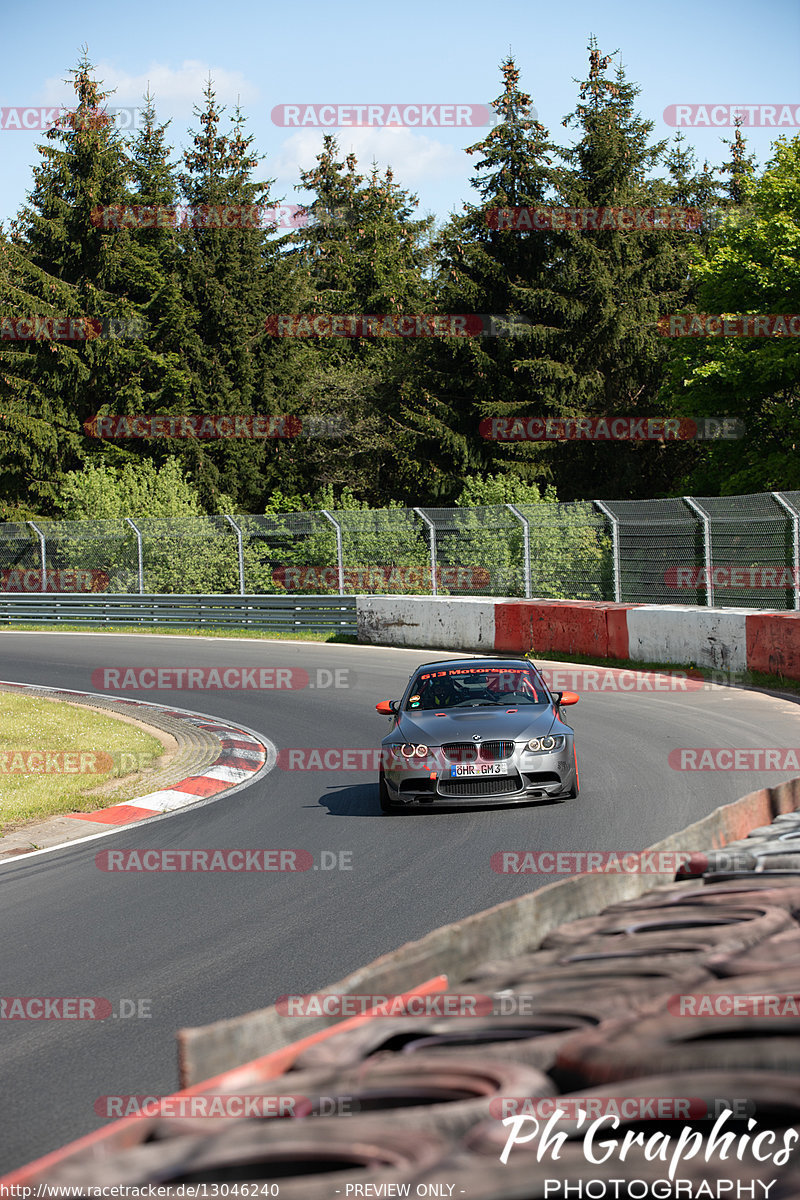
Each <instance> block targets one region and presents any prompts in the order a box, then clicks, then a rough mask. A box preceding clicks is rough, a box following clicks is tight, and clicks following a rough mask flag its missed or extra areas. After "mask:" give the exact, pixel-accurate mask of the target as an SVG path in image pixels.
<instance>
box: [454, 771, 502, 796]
mask: <svg viewBox="0 0 800 1200" xmlns="http://www.w3.org/2000/svg"><path fill="white" fill-rule="evenodd" d="M520 787H521V783H520V778H519V775H502V776H494V777H491V778H488V777H487V778H485V779H447V780H440V781H439V795H440V796H504V795H507V794H509V793H511V792H518V791H519V790H520Z"/></svg>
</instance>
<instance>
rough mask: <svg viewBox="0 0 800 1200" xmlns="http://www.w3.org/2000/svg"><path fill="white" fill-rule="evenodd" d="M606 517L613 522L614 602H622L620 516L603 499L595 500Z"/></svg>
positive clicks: (593, 502) (594, 502)
mask: <svg viewBox="0 0 800 1200" xmlns="http://www.w3.org/2000/svg"><path fill="white" fill-rule="evenodd" d="M592 504H596V505H597V507H598V508H599V509H600V512H601V513H602V514H603V516H604V517H608V519H609V521H610V522H611V556H612V562H613V564H614V602H615V603H616V604H621V603H622V560H621V558H620V551H619V517H617V516H615V515H614V513H613V512H612V511H611V509H610V508H609V507H608V506H607V505H606V504H604V503H603V501H602V500H593V501H592Z"/></svg>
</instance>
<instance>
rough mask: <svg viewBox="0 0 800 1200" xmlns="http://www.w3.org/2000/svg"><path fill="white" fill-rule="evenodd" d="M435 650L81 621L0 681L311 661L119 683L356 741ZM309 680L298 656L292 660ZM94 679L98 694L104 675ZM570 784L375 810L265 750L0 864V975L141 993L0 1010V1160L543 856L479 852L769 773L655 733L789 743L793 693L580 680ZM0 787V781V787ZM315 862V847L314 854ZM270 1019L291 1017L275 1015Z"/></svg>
mask: <svg viewBox="0 0 800 1200" xmlns="http://www.w3.org/2000/svg"><path fill="white" fill-rule="evenodd" d="M447 657H452V655H447V654H436V653H434V652H431V651H408V650H394V649H390V648H376V647H366V646H363V647H362V646H349V645H320V644H316V645H310V644H307V645H301V644H296V643H287V642H255V641H244V640H242V641H236V640H227V639H226V640H219V641H209V640H203V639H197V638H172V637H161V638H158V637H146V636H141V635H134V636H125V635H119V634H117V635H108V636H107V635H103V634H97V633H92V634H41V635H40V634H23V633H3V634H2V635H0V679H4V680H10V681H15V682H21V683H35V684H47V685H51V686H54V687H67V688H75V689H79V690H86V691H95V690H99V689H97V688H95V687H93V685H92V682H91V672H92V670H93V669H94V668H96V667H105V666H116V667H127V666H135V667H143V666H162V667H163V666H174V667H181V666H184V667H186V666H194V667H198V666H200V667H217V668H220V669H222V668H223V667H230V666H239V667H252V666H257V667H304V668H306V669H309V670H310V671H312V673H313V672H315V671H316V669H317V668H318V667H321V668H327V669H328V670H332V671H335V670H336V669H339V670H340V671H341V670H343V669H345V670H346V671H347V672H348V675H347V676H346V677H342V676H340V682H345V681H346V682H347V683H348V684H349V685H350V686H348V687H346V688H339V689H335V688H333V687H330V688H324V689H315V690H311V689H308V688H306V689H303V690H297V691H273V692H257V691H216V690H213V691H198V690H186V691H182V692H151V691H147V692H144V691H142V692H126V693H119V694H123V695H126V696H133V697H135V698H140V699H145V700H148V699H150V700H154V701H156V702H157V703H161V704H166V705H170V704H174V705H178V706H181V707H184V708H188V709H192V710H196V711H200V712H205V713H213V714H214V715H216V716H218V717H220V718H223V719H228V720H231V721H233V722H239V723H241V724H243V725H246V726H248V727H250V728H251V729H253V730H255V731H256V732H258V733H262V734H264V735H266V737H267V738H269V739H270V740H271V741H272V742H273V743H274V744H275V746H277V747H278V749H281V748H285V747H308V748H314V747H353V748H362V747H374V746H376V745H377V744H378V743H379V741H380V738H381V737H382V736H383V735H384V733H385V732H386V730H387V729H388V722H387V721H386V718H384V717H381V716H379V715H378V714H377V713H376V712H375V709H374V705H375V703H376V702H377V701H378V700H382V699H389V698H394V697H397V696H399V695H400V694H401V693H402V690H403V687H404V685H405V683H406V681H407V679H408V676H409V675H410V673H411V671H412V670H413V669H414V668H415V667H416V666H417V664H419V663H421V662H425V661H429V660H432V659H434V658H447ZM312 677H313V676H312ZM109 694H111V693H109ZM568 712H569V720H570V722H571V724H572V725H573V726H574V727H575V730H576V744H577V747H578V762H579V767H580V775H581V786H582V790H581V795H580V797H579V798H578V799H577V800H575V801H568V802H566V803H563V804H541V803H539V804H532V805H528V806H521V807H508V808H493V809H485V810H480V811H477V810H462V811H461V812H438V813H437V812H425V813H420V814H412V815H409V814H404V815H401V816H398V817H384V816H382V815H381V813H380V809H379V807H378V793H377V784H376V779H375V776H374V774H373V773H372V772H364V771H351V772H325V771H300V770H293V771H287V770H283V769H281V768H279V767H276V768H275V769H273V770H272V772H271V773H270V774H268V775H266V776H264V777H262V778H261V779H259V780H257V781H256V782H255V783H254V784H252V785H251V786H249V787H246V788H245V789H243V790H242V791H240V792H238V793H237V794H235V795H233V796H231V797H230V798H228V799H225V798H224V797H223V798H222V799H221V800H219V801H215V802H213V803H210V804H204V805H200V806H198V807H193V808H189V809H184V810H182V811H180V812H177V813H175V814H174V815H171V816H169V817H167V818H165V819H162V820H158V821H155V822H152V823H149V824H147V825H145V826H140V827H138V828H137V827H135V826H134V827H130V828H128V829H125V830H121V831H120V832H119V833H114V834H112V835H111V836H109V837H106V838H102V839H98V840H95V841H92V842H88V843H86V844H84V845H71V846H69V847H67V848H64V849H61V850H56V851H53V852H51V853H47V854H43V855H39V856H36V857H33V858H31V859H29V860H27V861H24V860H23V861H20V862H18V863H12V864H10V865H4V866H2V867H0V995H3V996H48V997H53V996H79V997H88V996H102V997H105V998H107V999H109V1000H110V1001H111V1003H112V1004H114V1005H115V1006H116V1005H117V1004H118V1002H119V1000H120V999H121V998H124V999H127V1000H134V1001H137V1002H138V1001H140V1000H144V1001H149V1008H150V1012H151V1013H152V1015H151V1016H150V1017H149V1018H138V1017H135V1018H130V1019H122V1018H119V1019H107V1020H105V1021H64V1020H61V1021H58V1020H44V1021H43V1020H39V1021H33V1020H27V1021H19V1020H16V1021H8V1020H4V1021H0V1171H7V1170H9V1169H11V1168H12V1167H15V1166H19V1165H21V1164H23V1163H25V1162H28V1161H30V1160H31V1159H33V1158H35V1157H38V1156H39V1155H41V1154H43V1153H45V1152H47V1151H48V1150H52V1149H55V1148H56V1147H58V1146H61V1145H63V1144H64V1143H66V1142H67V1141H70V1140H72V1139H73V1138H76V1137H78V1136H80V1135H82V1134H84V1133H88V1132H89V1131H90V1130H92V1129H94V1128H97V1127H98V1126H99V1125H101V1124H103V1123H104V1122H103V1121H102V1120H101V1119H100V1118H99V1117H98V1116H97V1115H96V1113H95V1109H94V1104H95V1101H96V1100H97V1099H98V1098H99V1097H102V1096H120V1095H125V1096H127V1095H149V1096H152V1095H164V1094H168V1093H170V1092H172V1091H174V1090H175V1089H176V1087H177V1085H178V1078H177V1067H176V1047H175V1032H176V1030H177V1029H179V1028H180V1027H182V1026H192V1025H204V1024H207V1023H209V1022H211V1021H215V1020H218V1019H221V1018H224V1017H230V1016H235V1015H238V1014H241V1013H244V1012H248V1011H251V1010H253V1009H257V1008H261V1007H263V1006H265V1005H268V1004H271V1003H273V1002H274V1001H275V1000H276V999H277V997H278V996H280V995H282V994H286V993H305V992H310V991H313V990H314V989H316V988H319V987H322V986H324V985H326V984H329V983H331V982H333V981H334V980H336V979H339V978H341V977H342V976H344V975H346V974H347V973H348V972H350V971H353V970H355V969H356V968H357V967H359V966H362V965H364V964H365V963H368V962H369V961H370V960H372V959H374V958H376V957H378V956H379V955H381V954H383V953H386V952H387V951H390V950H392V949H394V948H396V947H397V946H400V945H402V944H403V943H404V942H406V941H409V940H413V939H416V938H419V937H422V936H423V935H424V934H426V933H428V932H429V931H430V930H431V929H433V928H435V927H436V926H438V925H443V924H446V923H448V922H451V921H456V920H458V919H459V918H462V917H464V916H467V915H468V914H470V913H474V912H477V911H479V910H481V909H483V908H487V907H489V906H490V905H493V904H497V903H499V902H500V901H503V900H507V899H511V898H513V897H514V896H517V895H520V894H522V893H524V892H527V891H530V890H532V889H534V888H536V887H541V886H542V885H544V884H545V883H548V882H551V881H552V879H553V877H552V876H533V875H499V874H495V873H494V872H493V871H492V870H491V868H490V857H491V855H492V853H493V852H495V851H497V850H509V849H517V850H519V849H522V850H551V851H552V850H617V851H627V850H639V849H643V848H645V847H646V846H648V845H650V844H652V843H653V842H655V841H657V840H659V839H660V838H662V837H666V836H667V835H668V834H670V833H673V832H675V831H676V830H678V829H681V828H683V827H684V826H686V825H688V824H689V823H690V822H692V821H694V820H697V819H698V818H700V817H701V816H703V815H704V814H705V813H707V812H709V811H710V810H712V809H713V808H715V807H716V806H717V805H719V804H722V803H727V802H729V801H732V800H735V799H737V798H738V797H739V796H742V795H745V794H746V793H747V792H749V791H753V790H754V789H755V788H757V787H761V786H764V785H765V784H776V783H778V782H781V781H782V780H783V779H786V778H790V777H791V775H792V772H789V773H784V774H781V773H778V772H774V771H773V772H752V771H750V772H742V771H703V772H691V773H687V772H679V771H676V770H673V769H672V768H671V767H670V766H669V765H668V762H667V756H668V754H669V751H670V750H671V749H673V748H674V747H678V746H691V747H699V746H712V747H731V748H735V747H737V746H751V747H756V746H765V747H776V746H781V747H793V746H795V747H796V746H800V737H798V732H800V724H798V718H799V717H800V709H799V708H798V704H797V703H796V702H795V701H793V700H788V699H783V698H776V697H771V696H765V695H763V694H759V693H753V692H747V691H744V690H740V689H732V688H731V689H723V688H715V689H713V690H700V691H694V692H687V693H673V692H666V693H649V692H619V693H617V692H605V693H602V694H598V693H584V695H583V697H582V699H581V702H580V704H579V705H578V706H577V707H576V708H572V709H570V710H568ZM0 794H1V789H0ZM217 847H225V848H242V849H248V848H251V849H252V848H269V849H273V848H291V849H298V848H302V849H306V850H308V851H310V852H311V854H312V855H313V856H314V858H315V860H316V861H319V855H320V852H321V851H322V850H328V851H334V852H336V855H337V861H338V855H339V852H340V851H344V852H349V854H350V858H349V859H346V860H345V861H346V862H349V864H350V866H351V868H352V869H350V870H341V871H340V870H338V869H337V870H329V871H322V870H314V871H312V870H309V871H305V872H301V873H286V872H283V873H275V874H257V873H247V874H235V873H228V874H223V873H213V874H212V873H191V872H185V873H177V874H175V873H159V874H146V875H142V874H135V873H134V874H130V873H125V874H109V873H106V872H103V871H101V870H99V869H98V867H97V866H96V864H95V861H94V857H95V854H96V853H97V852H98V850H101V849H102V850H108V849H125V848H128V849H131V848H137V849H150V848H165V849H194V848H197V849H214V848H217ZM328 861H331V860H330V856H329V857H328ZM287 1020H290V1018H287Z"/></svg>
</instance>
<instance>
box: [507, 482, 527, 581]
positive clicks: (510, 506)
mask: <svg viewBox="0 0 800 1200" xmlns="http://www.w3.org/2000/svg"><path fill="white" fill-rule="evenodd" d="M506 508H507V509H509V510H510V511H511V512H512V513H513V514H514V516H515V517H516V518H517V520H518V521H521V522H522V554H523V559H524V561H523V564H522V572H523V578H524V580H525V599H526V600H530V598H531V525H530V521H529V520H528V518H527V517H523V515H522V513H521V512H520V511H519V509H518V508H517V507H516V505H514V504H507V505H506Z"/></svg>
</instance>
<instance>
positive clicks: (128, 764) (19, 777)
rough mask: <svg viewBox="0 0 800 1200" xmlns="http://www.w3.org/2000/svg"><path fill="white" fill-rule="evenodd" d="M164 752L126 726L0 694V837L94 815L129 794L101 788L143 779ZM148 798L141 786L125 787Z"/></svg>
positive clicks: (86, 711)
mask: <svg viewBox="0 0 800 1200" xmlns="http://www.w3.org/2000/svg"><path fill="white" fill-rule="evenodd" d="M163 753H164V747H163V745H162V744H161V742H160V741H159V740H158V739H157V738H155V737H153V736H152V735H151V734H149V733H145V731H144V730H142V729H139V728H138V727H137V726H136V725H132V724H130V723H128V722H127V721H118V720H116V719H115V718H114V717H110V716H105V715H104V714H101V713H96V712H92V711H91V710H90V709H86V708H82V707H79V706H77V705H74V704H64V703H59V702H55V701H53V700H41V699H38V698H36V697H27V696H16V695H13V694H11V693H9V692H0V835H2V834H5V833H9V832H10V831H11V829H12V828H15V827H18V826H19V825H21V824H24V823H25V822H27V821H33V820H45V819H46V818H47V817H53V816H60V815H63V814H64V813H69V812H92V811H93V810H94V809H97V808H105V807H106V806H107V805H108V804H114V803H118V802H119V801H120V800H121V799H123V798H128V795H125V796H122V795H120V794H118V793H117V792H116V791H115V792H114V794H113V795H111V794H110V793H109V791H107V790H104V791H103V792H100V793H98V794H94V795H93V794H92V793H93V792H94V791H95V789H96V788H98V787H102V785H103V784H106V783H108V782H109V781H113V780H114V779H116V778H122V777H123V776H126V777H127V776H131V775H137V774H139V773H140V772H141V771H142V770H145V769H146V768H147V767H148V766H150V765H152V764H153V763H154V762H155V760H156V759H158V758H160V757H161V755H162V754H163ZM125 792H126V793H129V794H130V795H137V794H140V793H141V788H139V789H138V791H137V788H136V785H135V783H134V784H132V786H129V787H127V788H126V789H125Z"/></svg>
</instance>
